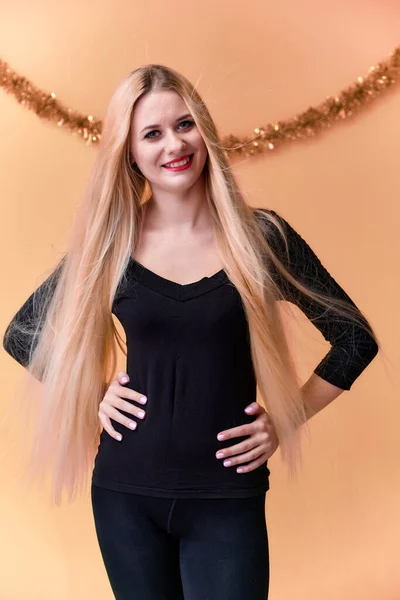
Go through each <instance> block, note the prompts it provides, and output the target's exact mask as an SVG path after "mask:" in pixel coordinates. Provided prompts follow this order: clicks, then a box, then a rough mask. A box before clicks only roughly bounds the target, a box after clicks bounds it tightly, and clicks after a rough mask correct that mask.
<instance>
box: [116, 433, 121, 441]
mask: <svg viewBox="0 0 400 600" xmlns="http://www.w3.org/2000/svg"><path fill="white" fill-rule="evenodd" d="M115 437H116V438H117V440H119V441H121V440H122V435H121V434H120V433H117V435H116V436H115Z"/></svg>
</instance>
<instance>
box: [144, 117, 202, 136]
mask: <svg viewBox="0 0 400 600" xmlns="http://www.w3.org/2000/svg"><path fill="white" fill-rule="evenodd" d="M183 123H189V124H190V126H191V125H194V121H190V120H188V119H186V120H185V121H182V122H181V123H179V126H180V125H182V124H183ZM185 129H186V127H185ZM154 131H158V129H153V130H152V131H149V133H146V135H145V136H144V137H145V138H148V139H150V140H151V139H156V138H155V137H154V136H153V135H150V133H153V132H154Z"/></svg>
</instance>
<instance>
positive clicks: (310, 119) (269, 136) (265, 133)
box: [0, 46, 400, 156]
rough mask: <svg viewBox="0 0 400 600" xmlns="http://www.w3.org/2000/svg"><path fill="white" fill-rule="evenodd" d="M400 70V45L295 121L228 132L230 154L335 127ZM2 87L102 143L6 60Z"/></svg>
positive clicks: (87, 124) (88, 119)
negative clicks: (243, 133) (243, 134)
mask: <svg viewBox="0 0 400 600" xmlns="http://www.w3.org/2000/svg"><path fill="white" fill-rule="evenodd" d="M399 71H400V46H398V47H397V48H396V49H395V50H394V51H393V52H391V54H390V57H389V58H388V59H387V60H385V61H383V62H380V63H378V65H376V66H372V67H370V68H369V72H368V75H367V76H366V77H358V78H357V81H356V82H355V83H354V84H352V85H350V86H349V87H347V88H345V89H344V90H342V91H341V92H340V93H339V94H338V95H337V96H328V97H327V98H326V100H325V101H324V102H322V103H321V104H319V105H318V106H311V107H310V108H308V109H307V110H305V111H304V112H302V113H300V114H299V115H297V116H296V117H293V118H291V119H287V120H285V121H278V122H277V123H268V124H267V125H266V126H264V127H256V128H255V129H254V133H255V135H252V136H248V137H238V136H235V135H228V136H226V137H225V138H223V139H222V144H223V146H224V148H225V150H226V151H227V152H231V153H233V154H240V155H242V156H243V155H244V156H250V155H254V154H261V153H262V152H264V151H266V150H269V151H272V150H275V149H276V148H278V147H279V146H282V145H283V144H284V143H286V142H290V141H293V140H297V139H305V138H310V137H314V136H315V135H316V134H317V133H318V132H319V131H320V130H322V129H326V128H330V127H332V126H333V125H334V123H335V122H337V121H344V120H345V119H349V118H350V117H352V116H354V115H355V114H356V113H358V112H360V110H361V109H362V108H363V107H365V106H366V105H367V104H368V103H370V102H371V101H372V100H374V99H376V98H377V97H378V96H379V95H380V94H381V93H382V92H383V91H384V90H386V89H387V88H389V87H390V86H392V85H393V84H394V83H395V82H396V76H397V75H398V74H399ZM0 85H1V87H2V88H3V89H4V90H5V91H6V92H8V93H9V94H13V95H14V96H15V98H16V99H17V101H18V102H19V103H20V104H23V105H24V106H25V107H26V108H28V109H29V110H32V111H34V112H35V113H36V114H37V115H38V116H39V117H40V118H42V119H46V120H47V121H52V122H55V123H57V125H58V126H59V127H63V128H64V129H68V130H70V131H71V132H72V134H73V135H78V136H80V137H82V138H83V139H84V140H86V145H92V144H96V143H98V142H99V141H100V139H101V130H102V121H101V120H99V119H95V118H94V117H93V116H92V115H83V114H80V113H78V112H77V111H73V110H72V109H71V108H66V107H65V106H64V105H63V104H62V103H61V102H59V101H58V100H57V99H56V95H55V94H54V92H51V93H50V94H48V93H46V92H44V91H43V90H41V89H39V88H37V87H36V86H35V85H33V83H32V82H31V81H29V80H28V79H26V77H23V76H21V75H18V74H17V73H16V72H15V71H13V70H12V69H11V68H10V67H9V66H8V64H7V63H6V62H4V61H3V60H2V59H1V58H0Z"/></svg>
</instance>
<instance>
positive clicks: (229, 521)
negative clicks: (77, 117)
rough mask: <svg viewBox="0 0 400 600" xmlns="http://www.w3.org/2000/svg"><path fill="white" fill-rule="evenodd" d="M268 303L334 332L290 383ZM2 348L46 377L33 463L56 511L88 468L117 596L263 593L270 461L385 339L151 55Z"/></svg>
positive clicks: (296, 439)
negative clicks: (324, 349)
mask: <svg viewBox="0 0 400 600" xmlns="http://www.w3.org/2000/svg"><path fill="white" fill-rule="evenodd" d="M279 301H288V302H291V303H293V304H295V305H297V306H298V307H299V308H300V309H301V310H302V311H303V312H304V313H305V314H306V315H307V317H308V318H309V319H310V320H311V321H312V322H313V324H314V325H315V326H316V327H317V328H318V329H319V330H320V331H321V332H322V334H323V336H324V337H325V339H326V340H328V341H329V342H330V344H331V348H330V350H329V352H328V353H327V354H326V356H325V357H324V358H323V360H322V361H321V362H320V363H319V364H318V365H317V367H316V368H315V370H314V372H313V373H312V374H311V377H310V378H309V380H308V381H307V382H306V383H305V384H304V385H303V386H302V387H300V385H299V381H298V378H297V375H296V370H295V366H294V364H293V361H292V358H291V355H290V351H289V347H288V345H287V341H286V337H285V333H284V327H283V325H284V324H283V321H282V318H281V313H280V311H279V310H278V302H279ZM113 316H115V317H116V318H117V319H118V321H119V322H120V323H121V325H122V327H123V329H124V332H125V338H126V339H125V340H124V339H123V337H121V335H120V334H119V332H118V329H117V327H116V324H115V322H114V320H113ZM3 345H4V348H5V349H6V350H7V352H8V353H9V354H10V355H11V356H13V357H14V358H15V359H16V360H18V361H19V362H20V363H21V364H22V365H23V366H25V367H26V368H27V371H28V373H30V374H32V375H33V376H34V377H35V378H36V379H38V380H39V381H41V382H42V384H43V385H42V386H40V388H41V400H40V407H39V412H38V415H37V420H36V424H35V435H34V441H33V445H32V453H31V458H30V464H29V473H30V474H31V475H32V473H33V474H34V475H33V476H34V477H38V476H40V475H42V474H43V473H45V472H47V470H50V472H51V474H52V491H53V498H54V501H55V503H57V504H59V503H60V501H61V495H62V491H63V490H64V489H65V490H66V491H67V492H68V498H69V500H72V499H73V498H74V496H75V494H76V492H77V491H78V490H84V489H86V484H87V483H88V475H89V473H90V472H91V469H92V467H93V461H94V469H93V471H92V479H91V499H92V506H93V514H94V521H95V527H96V532H97V536H98V541H99V546H100V550H101V553H102V557H103V560H104V564H105V568H106V570H107V574H108V577H109V580H110V584H111V586H112V589H113V592H114V595H115V597H116V598H117V599H118V600H128V599H131V598H138V599H139V598H140V600H161V599H170V600H178V599H180V598H184V599H185V600H204V599H205V598H209V599H210V600H211V599H212V600H214V599H215V600H216V599H217V598H218V599H220V598H223V599H224V600H243V599H244V598H251V600H265V598H266V597H267V595H268V587H269V553H268V536H267V529H266V521H265V494H266V491H267V490H268V489H269V479H268V476H269V473H270V471H269V469H268V467H267V462H268V459H269V458H270V457H271V456H272V454H273V453H274V452H275V451H276V449H277V448H278V447H279V448H280V452H281V457H282V460H283V461H284V464H286V465H287V467H288V471H289V473H291V474H294V473H296V465H297V464H298V462H299V459H300V458H301V452H300V436H299V434H300V432H302V431H304V428H305V427H307V420H308V419H309V418H310V417H311V416H312V415H314V414H315V413H316V412H318V411H319V410H321V409H322V408H323V407H324V406H326V405H327V404H328V403H329V402H331V401H332V400H333V399H334V398H336V397H337V396H339V394H341V393H342V392H343V391H344V390H350V388H351V385H352V384H353V382H354V381H355V380H356V378H357V377H359V375H360V374H361V373H362V371H363V370H364V369H365V368H366V367H367V365H368V364H369V363H370V362H371V360H372V359H373V358H374V356H375V355H376V354H377V352H378V349H379V347H380V346H379V344H378V341H377V338H376V336H375V333H374V332H373V330H372V328H371V326H370V324H369V322H368V321H367V319H366V318H365V317H364V315H363V314H362V313H361V311H360V310H359V309H358V308H357V307H356V305H355V304H354V302H353V301H352V300H351V299H350V297H349V296H348V295H347V294H346V293H345V292H344V290H343V289H342V288H341V287H340V286H339V285H338V283H336V281H335V280H334V279H333V277H332V276H331V275H330V274H329V273H328V272H327V270H326V269H325V268H324V267H323V266H322V264H321V262H320V261H319V259H318V258H317V256H316V255H315V254H314V252H313V250H312V249H311V248H310V246H309V245H308V244H307V243H306V242H305V241H304V240H303V238H302V237H301V236H300V234H298V233H297V232H296V231H295V229H294V228H293V227H291V225H289V223H288V222H287V221H286V220H285V219H284V218H283V217H282V216H280V215H278V213H277V212H275V211H274V210H272V209H261V208H260V209H253V208H251V207H249V206H248V205H247V204H246V203H245V201H244V199H243V196H242V194H241V192H240V189H239V187H238V185H237V183H236V181H235V179H234V176H233V173H232V170H231V167H230V165H229V163H228V160H227V155H226V152H225V150H224V149H223V147H222V145H221V143H220V140H219V137H218V134H217V130H216V127H215V125H214V122H213V120H212V118H211V116H210V113H209V112H208V110H207V108H206V106H205V104H204V102H203V101H202V99H201V98H200V96H199V94H198V92H197V91H196V89H195V88H194V87H193V86H192V85H191V84H190V83H189V81H188V80H187V79H186V78H185V77H183V76H182V75H180V74H178V73H177V72H176V71H174V70H173V69H170V68H167V67H165V66H162V65H146V66H143V67H141V68H138V69H135V70H134V71H132V72H130V73H129V74H128V75H127V76H126V77H125V79H124V80H123V81H122V82H121V83H120V85H119V86H118V88H117V89H116V91H115V93H114V94H113V97H112V99H111V103H110V105H109V108H108V110H107V114H106V118H105V121H104V127H103V133H102V140H101V143H100V147H99V149H98V152H97V155H96V160H95V165H94V168H93V172H92V175H91V179H90V183H89V186H88V190H87V194H86V197H85V200H84V202H83V203H82V205H81V207H80V210H79V211H78V212H77V215H76V219H75V222H74V225H73V228H72V231H71V235H70V237H69V240H68V245H67V249H66V252H65V254H64V255H63V257H62V259H61V260H60V262H59V264H58V265H57V267H56V268H55V269H54V271H53V272H52V273H51V275H50V276H49V277H48V278H47V279H46V280H45V281H44V282H43V283H42V284H41V285H40V286H39V287H38V289H37V290H36V291H35V292H34V293H33V294H32V295H31V296H30V297H29V298H28V300H27V301H26V302H25V304H24V305H23V306H22V307H21V308H20V309H19V311H18V312H17V314H16V315H15V316H14V318H13V319H12V321H11V322H10V324H9V326H8V328H7V331H6V332H5V335H4V340H3ZM117 345H118V346H119V347H120V349H121V350H123V351H124V352H125V353H126V372H118V373H116V364H117V362H116V361H117ZM257 385H258V387H259V389H260V393H261V398H262V402H263V404H264V407H262V406H261V405H259V404H258V403H257V402H256V387H257ZM26 399H27V401H28V402H29V400H28V398H26ZM141 412H143V414H141ZM221 435H223V436H224V437H223V438H222V437H221Z"/></svg>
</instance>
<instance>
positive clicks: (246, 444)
mask: <svg viewBox="0 0 400 600" xmlns="http://www.w3.org/2000/svg"><path fill="white" fill-rule="evenodd" d="M263 442H264V438H263V437H262V436H261V435H260V434H254V435H252V436H251V437H250V438H247V439H246V440H244V441H243V442H240V443H239V444H235V445H234V446H227V447H226V448H221V449H220V450H218V451H217V452H216V453H215V456H216V457H217V458H219V459H221V458H227V457H228V456H234V455H235V454H240V453H242V452H247V451H248V450H251V449H252V448H255V447H256V446H260V445H261V444H262V443H263Z"/></svg>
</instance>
